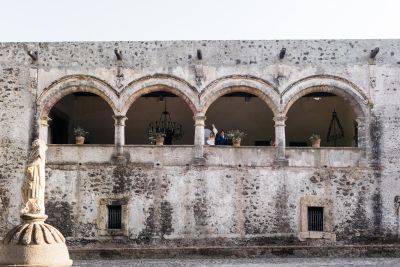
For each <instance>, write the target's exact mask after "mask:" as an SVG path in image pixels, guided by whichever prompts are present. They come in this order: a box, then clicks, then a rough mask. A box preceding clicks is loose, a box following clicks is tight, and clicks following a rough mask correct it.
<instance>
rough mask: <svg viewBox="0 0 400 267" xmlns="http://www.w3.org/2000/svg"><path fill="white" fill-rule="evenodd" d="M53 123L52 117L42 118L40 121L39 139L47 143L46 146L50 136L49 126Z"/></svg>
mask: <svg viewBox="0 0 400 267" xmlns="http://www.w3.org/2000/svg"><path fill="white" fill-rule="evenodd" d="M50 122H51V118H50V117H47V116H45V117H42V118H40V120H39V139H40V140H43V141H44V142H46V144H47V143H48V140H47V139H48V136H49V124H50Z"/></svg>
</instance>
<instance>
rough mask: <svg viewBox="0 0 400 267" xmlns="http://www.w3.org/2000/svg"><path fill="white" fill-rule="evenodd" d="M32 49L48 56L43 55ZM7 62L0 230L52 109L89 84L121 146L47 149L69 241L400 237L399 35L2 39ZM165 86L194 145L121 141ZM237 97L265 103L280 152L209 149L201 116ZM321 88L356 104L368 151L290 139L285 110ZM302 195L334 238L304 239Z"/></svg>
mask: <svg viewBox="0 0 400 267" xmlns="http://www.w3.org/2000/svg"><path fill="white" fill-rule="evenodd" d="M282 47H285V48H286V51H287V52H286V55H285V57H284V58H282V59H280V58H279V52H280V50H281V48H282ZM375 47H379V48H380V52H379V53H378V55H377V56H376V58H370V51H371V50H372V49H374V48H375ZM116 48H117V49H119V50H120V51H121V52H122V60H117V58H116V56H115V54H114V49H116ZM198 50H200V54H201V57H199V56H198V54H199V52H197V51H198ZM27 51H38V60H33V59H31V58H30V57H29V56H28V53H27ZM0 68H1V69H0V73H1V75H0V88H1V94H0V129H1V131H0V144H1V146H0V211H1V212H0V226H1V227H0V236H4V234H5V233H6V232H7V231H8V230H9V229H10V228H11V227H12V226H13V225H15V224H17V223H18V218H19V210H20V208H21V205H20V192H19V188H20V187H21V183H22V180H23V173H22V172H21V171H20V170H22V169H23V167H24V166H25V164H26V160H27V155H28V153H29V147H30V143H31V141H32V140H33V138H35V137H36V136H39V137H40V138H41V139H43V140H46V139H47V127H48V126H47V125H48V124H47V122H48V119H47V117H48V115H49V112H50V110H51V108H52V107H53V105H54V104H55V103H56V102H57V101H58V100H60V99H61V98H62V97H64V96H66V95H68V94H71V93H73V92H91V93H94V94H97V95H99V96H101V97H102V98H103V99H104V100H105V101H106V102H107V103H108V104H109V105H110V107H111V108H112V110H113V112H114V118H115V127H116V128H115V145H84V146H75V145H49V149H48V152H47V160H48V164H47V188H46V212H47V214H48V215H49V219H48V222H49V223H50V224H52V225H54V226H55V227H56V228H57V229H59V230H60V231H61V232H62V234H63V235H64V236H65V237H66V239H67V240H68V242H69V243H70V244H74V245H77V246H84V245H88V244H92V245H93V246H100V245H101V244H109V243H110V242H112V243H115V244H114V245H115V246H117V244H118V245H121V246H122V245H124V244H130V245H137V246H151V247H160V246H165V245H172V246H189V245H191V246H193V245H194V246H202V245H248V244H289V243H290V244H296V243H300V242H336V243H339V244H344V243H346V244H354V243H360V242H362V243H374V242H398V241H399V238H398V236H399V231H400V230H399V229H400V228H399V225H400V217H399V213H398V208H397V206H396V205H397V204H396V203H395V199H396V196H398V195H400V181H399V178H400V167H399V164H398V161H397V160H398V157H399V155H400V150H399V146H398V145H397V144H398V143H399V142H400V137H399V136H400V134H399V131H398V128H399V123H400V115H399V104H400V100H399V99H400V41H398V40H308V41H300V40H298V41H170V42H95V43H90V42H87V43H2V44H0ZM159 90H162V91H167V92H172V93H174V94H176V95H178V96H179V97H181V98H182V99H183V100H184V101H185V102H186V103H187V104H188V106H189V107H190V109H191V111H192V112H193V117H194V120H193V125H194V126H193V127H195V138H194V140H195V142H194V144H193V146H169V147H168V146H166V147H154V146H126V145H125V144H124V125H125V124H128V123H134V122H132V121H129V118H128V120H127V121H125V120H126V117H125V115H126V112H127V110H128V109H129V107H130V106H131V105H132V103H134V102H135V100H136V99H137V98H138V97H140V96H141V95H143V94H146V93H149V92H155V91H159ZM230 92H248V93H251V94H254V95H256V96H258V97H259V98H261V99H262V100H264V101H265V103H266V104H267V105H268V106H269V107H270V109H271V110H272V112H273V114H274V121H275V141H276V145H277V146H276V147H240V148H232V147H207V146H204V144H203V142H204V139H203V138H202V136H203V135H204V121H205V120H206V117H205V113H206V111H207V109H208V107H209V106H210V105H211V104H212V103H213V102H214V101H215V100H216V99H218V98H219V97H220V96H222V95H224V94H226V93H230ZM311 92H332V93H334V94H336V95H338V96H341V97H343V98H345V99H347V100H348V101H349V102H350V103H351V106H352V107H353V108H354V111H355V113H356V115H357V121H358V129H359V136H358V147H356V148H319V149H312V148H286V147H285V143H286V142H285V121H286V115H287V112H288V110H289V108H290V107H291V105H292V104H293V103H294V102H295V101H296V100H297V99H299V98H300V97H301V96H304V95H305V94H307V93H311ZM107 199H109V201H117V202H118V201H119V202H121V203H124V211H123V214H124V216H123V218H122V220H123V225H124V231H120V234H112V233H110V234H109V235H107V231H106V230H105V229H104V225H105V222H104V221H102V219H101V218H103V219H104V205H105V204H104V203H107ZM302 199H303V202H302ZM305 199H308V200H310V199H313V200H312V201H311V200H310V201H309V202H310V203H319V205H322V206H324V205H326V208H327V209H328V210H329V216H328V219H329V222H326V223H327V225H329V226H328V228H329V229H328V230H329V231H328V232H329V235H328V236H329V237H327V238H324V237H326V236H327V235H321V236H317V237H320V238H311V239H310V238H307V235H304V234H302V233H304V216H303V215H302V213H304V210H305V208H304V205H305V204H304V203H306V202H307V201H304V200H305ZM302 203H303V204H302ZM324 203H325V204H324ZM302 205H303V206H302ZM324 207H325V206H324ZM102 210H103V211H102ZM302 210H303V211H302ZM308 236H310V235H308ZM300 240H305V241H300Z"/></svg>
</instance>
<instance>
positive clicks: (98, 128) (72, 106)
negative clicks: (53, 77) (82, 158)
mask: <svg viewBox="0 0 400 267" xmlns="http://www.w3.org/2000/svg"><path fill="white" fill-rule="evenodd" d="M112 116H113V111H112V109H111V107H110V106H109V105H108V103H107V102H106V101H105V100H104V99H103V98H101V97H100V96H98V95H96V94H93V93H88V92H74V93H72V94H69V95H66V96H64V97H63V98H61V99H60V100H59V101H58V102H57V103H56V104H55V105H54V106H53V107H52V108H51V110H50V112H49V117H50V118H51V122H50V126H49V136H48V141H49V143H50V144H74V143H75V136H74V129H76V128H78V127H80V128H82V129H83V130H84V131H86V132H88V134H87V136H86V137H85V141H84V143H85V144H114V120H113V117H112Z"/></svg>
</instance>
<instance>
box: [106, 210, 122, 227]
mask: <svg viewBox="0 0 400 267" xmlns="http://www.w3.org/2000/svg"><path fill="white" fill-rule="evenodd" d="M107 208H108V229H122V223H121V221H122V220H121V217H122V208H121V205H109V206H107Z"/></svg>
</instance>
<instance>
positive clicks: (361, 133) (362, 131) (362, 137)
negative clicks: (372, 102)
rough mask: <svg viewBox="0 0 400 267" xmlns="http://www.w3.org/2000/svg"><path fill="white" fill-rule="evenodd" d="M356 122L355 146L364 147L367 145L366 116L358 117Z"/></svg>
mask: <svg viewBox="0 0 400 267" xmlns="http://www.w3.org/2000/svg"><path fill="white" fill-rule="evenodd" d="M356 122H357V147H362V148H366V146H367V143H368V142H367V129H366V118H365V117H358V118H357V119H356Z"/></svg>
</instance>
